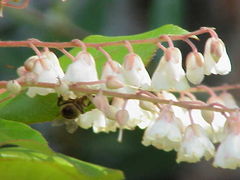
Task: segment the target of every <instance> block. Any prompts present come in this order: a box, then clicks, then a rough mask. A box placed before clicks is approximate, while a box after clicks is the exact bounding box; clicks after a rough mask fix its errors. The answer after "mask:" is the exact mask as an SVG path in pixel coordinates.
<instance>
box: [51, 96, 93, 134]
mask: <svg viewBox="0 0 240 180" xmlns="http://www.w3.org/2000/svg"><path fill="white" fill-rule="evenodd" d="M57 105H58V107H59V108H60V112H59V116H60V117H59V118H58V119H57V120H55V121H54V122H53V125H54V126H59V125H63V124H65V125H66V129H67V131H68V132H69V133H74V132H75V131H76V130H77V128H78V125H77V123H76V121H75V120H76V119H77V118H78V117H79V115H80V114H82V113H84V112H85V111H86V109H87V108H88V107H89V106H90V105H91V101H90V100H89V98H88V97H87V96H82V97H79V98H76V99H68V100H64V99H63V97H62V96H60V97H59V98H58V101H57Z"/></svg>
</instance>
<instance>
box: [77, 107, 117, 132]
mask: <svg viewBox="0 0 240 180" xmlns="http://www.w3.org/2000/svg"><path fill="white" fill-rule="evenodd" d="M77 123H78V125H79V126H80V127H82V128H84V129H88V128H91V127H92V128H93V132H94V133H99V132H110V131H116V128H117V126H116V122H115V121H113V120H110V119H108V118H107V117H106V116H105V115H104V113H103V112H102V111H100V110H98V109H93V110H91V111H88V112H86V113H84V114H81V115H80V117H79V118H78V120H77Z"/></svg>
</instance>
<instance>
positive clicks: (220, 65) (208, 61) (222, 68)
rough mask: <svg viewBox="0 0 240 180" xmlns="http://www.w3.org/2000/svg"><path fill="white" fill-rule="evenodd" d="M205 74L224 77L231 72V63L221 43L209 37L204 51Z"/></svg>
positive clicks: (219, 40)
mask: <svg viewBox="0 0 240 180" xmlns="http://www.w3.org/2000/svg"><path fill="white" fill-rule="evenodd" d="M204 59H205V64H204V67H205V74H206V75H210V74H220V75H225V74H228V73H229V72H230V71H231V62H230V60H229V57H228V54H227V52H226V48H225V45H224V43H223V41H222V40H221V39H219V38H215V37H211V38H209V39H208V40H207V42H206V45H205V51H204Z"/></svg>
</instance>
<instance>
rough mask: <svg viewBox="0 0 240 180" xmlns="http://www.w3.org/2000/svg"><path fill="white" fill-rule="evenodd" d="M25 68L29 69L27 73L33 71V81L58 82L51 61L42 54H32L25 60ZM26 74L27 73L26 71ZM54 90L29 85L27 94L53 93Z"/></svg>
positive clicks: (43, 94)
mask: <svg viewBox="0 0 240 180" xmlns="http://www.w3.org/2000/svg"><path fill="white" fill-rule="evenodd" d="M25 67H27V68H26V69H29V70H30V71H29V73H30V74H31V73H34V74H35V75H36V79H35V82H37V83H55V84H56V83H58V81H59V79H58V78H59V76H58V74H57V73H56V71H55V69H54V68H53V66H52V63H51V61H50V60H49V59H47V58H46V57H44V56H42V57H41V58H39V57H38V56H32V57H30V58H29V59H28V60H27V61H26V62H25ZM26 76H28V73H26ZM54 92H55V90H54V89H51V88H38V87H30V88H29V89H28V91H27V95H28V96H30V97H34V96H35V95H36V94H39V95H42V96H45V95H47V94H49V93H54Z"/></svg>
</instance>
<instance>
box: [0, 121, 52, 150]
mask: <svg viewBox="0 0 240 180" xmlns="http://www.w3.org/2000/svg"><path fill="white" fill-rule="evenodd" d="M3 145H18V146H21V147H25V148H29V149H34V150H37V151H40V152H44V153H52V150H51V149H50V148H49V147H48V143H47V141H46V140H45V139H44V137H43V136H42V135H41V134H40V133H39V132H38V131H36V130H34V129H32V128H31V127H29V126H27V125H25V124H23V123H19V122H14V121H8V120H4V119H0V146H3Z"/></svg>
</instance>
